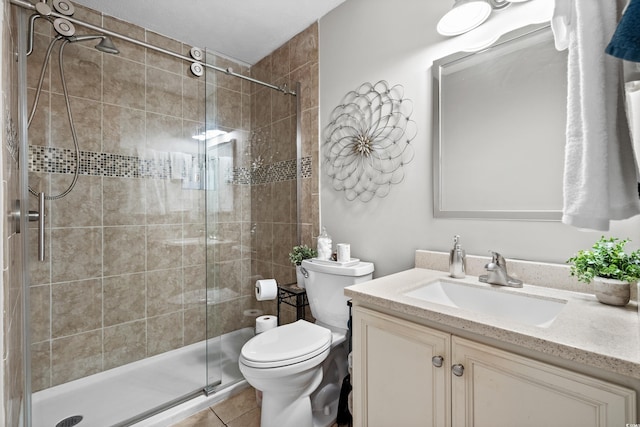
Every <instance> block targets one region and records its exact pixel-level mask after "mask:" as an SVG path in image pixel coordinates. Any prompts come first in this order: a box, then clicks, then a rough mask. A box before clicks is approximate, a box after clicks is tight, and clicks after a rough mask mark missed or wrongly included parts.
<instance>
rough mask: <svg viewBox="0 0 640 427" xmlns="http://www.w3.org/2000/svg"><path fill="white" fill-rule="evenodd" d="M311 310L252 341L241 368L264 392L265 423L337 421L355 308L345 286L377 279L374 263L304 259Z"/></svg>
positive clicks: (272, 426)
mask: <svg viewBox="0 0 640 427" xmlns="http://www.w3.org/2000/svg"><path fill="white" fill-rule="evenodd" d="M302 267H303V268H304V269H305V270H306V271H307V273H308V277H307V279H306V280H305V284H306V290H307V298H308V299H309V306H310V308H311V314H313V317H314V318H315V319H316V323H315V324H313V323H309V322H307V321H304V320H298V321H297V322H295V323H291V324H288V325H284V326H279V327H277V328H275V329H271V330H268V331H266V332H263V333H262V334H260V335H257V336H255V337H253V338H252V339H250V340H249V341H248V342H247V343H246V344H245V345H244V347H242V351H241V352H240V360H239V365H240V372H242V374H243V375H244V377H245V378H246V380H247V382H248V383H249V384H251V385H252V386H253V387H254V388H256V389H258V390H260V391H262V418H261V422H260V425H261V427H276V426H277V427H328V426H330V425H332V424H333V423H334V422H335V420H336V414H337V409H338V399H339V396H340V388H341V385H342V380H343V378H344V377H345V376H346V374H347V356H348V351H349V345H348V342H347V336H346V335H347V330H348V325H347V323H348V321H349V308H348V306H347V298H346V297H345V296H344V291H343V289H344V288H345V287H346V286H350V285H354V284H356V283H360V282H365V281H367V280H371V278H372V273H373V264H372V263H370V262H358V263H356V264H354V265H349V266H340V265H330V264H328V263H327V262H322V263H320V262H314V261H311V260H304V261H302Z"/></svg>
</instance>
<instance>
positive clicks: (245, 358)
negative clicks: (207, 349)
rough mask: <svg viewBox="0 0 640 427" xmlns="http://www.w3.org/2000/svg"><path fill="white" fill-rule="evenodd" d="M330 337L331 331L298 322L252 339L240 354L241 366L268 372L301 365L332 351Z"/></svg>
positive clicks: (302, 321) (303, 321) (304, 322)
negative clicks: (267, 370)
mask: <svg viewBox="0 0 640 427" xmlns="http://www.w3.org/2000/svg"><path fill="white" fill-rule="evenodd" d="M331 338H332V334H331V331H330V330H329V329H327V328H323V327H322V326H318V325H315V324H313V323H309V322H307V321H305V320H298V321H297V322H295V323H290V324H288V325H284V326H279V327H277V328H275V329H270V330H268V331H265V332H263V333H261V334H260V335H257V336H255V337H253V338H252V339H250V340H249V341H248V342H247V343H246V344H245V345H244V346H243V347H242V351H241V352H240V359H241V363H243V364H244V365H246V366H249V367H253V368H265V369H266V368H277V367H280V366H287V365H292V364H295V363H300V362H303V361H305V360H308V359H311V358H313V357H315V356H318V355H319V354H322V353H323V352H324V351H326V350H327V349H328V348H330V347H331Z"/></svg>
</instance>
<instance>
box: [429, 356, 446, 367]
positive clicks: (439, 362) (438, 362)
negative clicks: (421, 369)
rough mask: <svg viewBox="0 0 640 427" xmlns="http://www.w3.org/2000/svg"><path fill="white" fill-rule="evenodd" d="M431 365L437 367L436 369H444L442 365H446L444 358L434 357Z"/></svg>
mask: <svg viewBox="0 0 640 427" xmlns="http://www.w3.org/2000/svg"><path fill="white" fill-rule="evenodd" d="M431 363H433V366H435V367H436V368H440V367H442V364H443V363H444V357H442V356H433V357H432V358H431Z"/></svg>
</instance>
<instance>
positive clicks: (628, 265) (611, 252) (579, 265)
mask: <svg viewBox="0 0 640 427" xmlns="http://www.w3.org/2000/svg"><path fill="white" fill-rule="evenodd" d="M629 241H630V240H629V239H622V240H621V239H618V238H615V237H611V238H609V239H605V238H604V236H603V237H601V238H600V240H598V241H597V242H596V243H595V244H594V245H593V246H592V250H590V251H583V250H581V251H578V253H577V254H576V255H575V256H573V257H571V258H569V259H568V260H567V262H568V263H571V264H572V265H571V275H572V276H576V277H577V278H578V280H580V281H581V282H585V283H591V280H593V278H594V277H595V276H600V277H604V278H607V279H616V280H622V281H624V282H629V283H633V282H636V281H637V280H638V279H640V250H637V251H635V252H632V253H631V254H627V253H626V252H625V251H624V246H625V245H626V244H627V242H629Z"/></svg>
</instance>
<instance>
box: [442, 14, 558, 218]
mask: <svg viewBox="0 0 640 427" xmlns="http://www.w3.org/2000/svg"><path fill="white" fill-rule="evenodd" d="M433 91H434V95H433V96H434V141H433V143H434V147H433V148H434V150H433V153H434V216H435V217H440V218H486V219H520V220H560V218H561V209H562V173H563V162H564V142H565V122H566V96H567V95H566V94H567V54H566V51H565V52H558V51H557V50H556V49H555V47H554V43H553V35H552V33H551V30H550V27H549V26H548V25H543V26H539V25H538V26H529V27H525V28H522V29H519V30H516V31H513V32H511V33H508V34H506V35H505V36H503V37H501V38H500V39H499V40H498V41H497V42H496V43H495V44H494V45H492V46H491V47H489V48H487V49H485V50H483V51H480V52H475V53H468V52H464V53H463V52H460V53H456V54H453V55H450V56H447V57H445V58H442V59H440V60H438V61H435V62H434V65H433Z"/></svg>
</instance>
